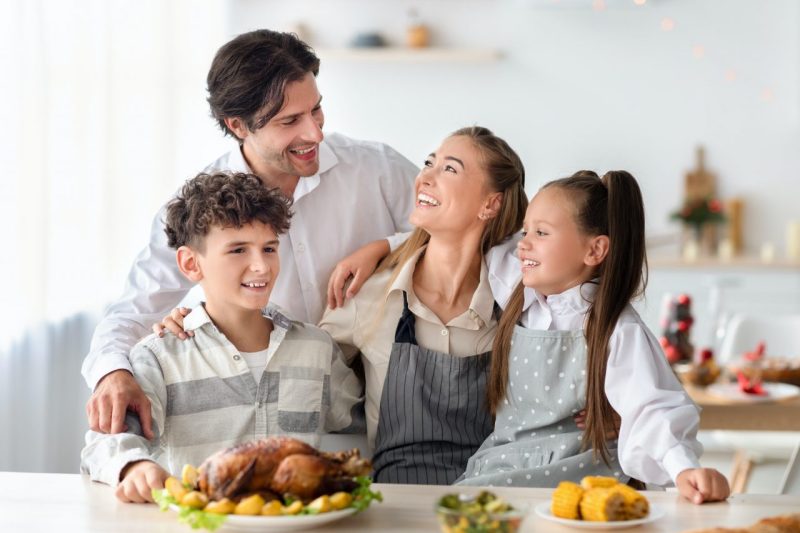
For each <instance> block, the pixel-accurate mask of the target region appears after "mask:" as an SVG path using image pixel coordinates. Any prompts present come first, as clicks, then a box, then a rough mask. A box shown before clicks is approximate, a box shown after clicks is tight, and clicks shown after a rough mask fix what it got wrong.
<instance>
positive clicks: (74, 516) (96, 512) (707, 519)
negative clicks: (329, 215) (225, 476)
mask: <svg viewBox="0 0 800 533" xmlns="http://www.w3.org/2000/svg"><path fill="white" fill-rule="evenodd" d="M374 487H375V488H376V489H377V490H380V491H381V492H383V496H384V502H383V503H382V504H374V505H373V506H372V507H370V509H368V510H367V511H366V512H364V513H363V514H360V515H355V516H352V517H348V518H345V519H343V520H341V521H339V522H335V523H333V524H329V525H327V526H325V527H323V528H321V529H320V530H323V531H381V532H400V531H404V532H407V531H414V532H419V533H421V532H425V531H438V529H439V528H438V524H437V521H436V516H435V515H434V512H433V505H434V502H435V501H436V500H437V498H438V497H439V496H440V495H442V494H445V493H447V492H453V488H452V487H446V486H444V487H443V486H437V487H432V486H421V485H374ZM478 490H480V489H477V488H475V487H470V488H468V489H467V490H464V491H463V492H476V491H478ZM492 490H493V491H495V492H496V493H497V494H499V495H501V496H503V497H504V498H506V499H507V500H509V501H511V502H512V503H513V502H526V503H528V504H529V505H530V509H531V513H530V515H529V516H528V518H527V519H526V520H525V522H524V523H523V527H522V531H537V532H544V531H546V532H550V531H552V532H556V533H557V532H559V531H565V532H566V531H569V529H567V528H564V527H561V526H559V525H556V524H553V523H550V522H547V521H545V520H542V519H541V518H539V517H537V516H535V515H534V514H533V507H534V506H535V505H536V504H538V503H540V502H544V501H548V500H549V498H550V494H551V493H552V491H551V490H549V489H514V488H496V489H492ZM647 497H648V498H649V499H650V501H651V502H653V503H655V504H657V505H661V506H663V507H665V508H666V510H667V516H666V517H665V518H663V519H661V520H659V521H657V522H656V523H653V524H650V525H649V526H647V527H640V528H634V529H626V530H625V531H630V532H631V533H635V532H637V531H649V532H653V531H665V532H666V531H668V532H670V533H674V532H679V531H685V530H688V529H693V528H700V527H710V526H742V525H748V524H751V523H753V522H756V521H757V520H759V519H760V518H763V517H765V516H772V515H779V514H786V513H792V512H800V496H775V495H752V494H742V495H737V496H734V497H733V498H731V499H730V500H728V501H727V502H725V503H716V504H707V505H700V506H696V505H692V504H690V503H688V502H686V501H682V500H680V499H679V497H678V496H677V494H676V493H672V492H648V493H647ZM0 531H3V532H9V533H34V532H36V533H38V532H48V533H86V532H100V531H102V532H106V531H109V532H111V531H113V532H119V533H126V532H132V531H137V532H138V531H143V532H144V531H147V532H153V533H158V532H173V531H174V532H183V533H189V532H191V531H192V530H191V529H190V528H189V527H188V526H186V525H183V524H180V523H178V522H177V520H176V515H175V513H172V512H169V511H168V512H163V513H162V512H161V511H159V510H158V508H157V507H156V506H155V505H141V504H124V503H121V502H119V501H117V500H116V498H115V497H114V491H113V489H111V488H110V487H107V486H105V485H101V484H98V483H92V482H91V481H89V480H88V479H87V478H86V477H85V476H81V475H78V474H27V473H14V472H0Z"/></svg>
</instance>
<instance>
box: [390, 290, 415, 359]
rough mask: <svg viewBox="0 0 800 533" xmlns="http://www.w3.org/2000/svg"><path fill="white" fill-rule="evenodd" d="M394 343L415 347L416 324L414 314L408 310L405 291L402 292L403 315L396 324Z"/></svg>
mask: <svg viewBox="0 0 800 533" xmlns="http://www.w3.org/2000/svg"><path fill="white" fill-rule="evenodd" d="M394 342H404V343H407V344H413V345H415V346H416V345H417V322H416V318H415V317H414V313H412V312H411V311H410V310H409V309H408V294H406V291H403V315H402V316H401V317H400V320H399V321H398V322H397V329H396V330H395V332H394Z"/></svg>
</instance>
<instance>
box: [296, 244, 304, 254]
mask: <svg viewBox="0 0 800 533" xmlns="http://www.w3.org/2000/svg"><path fill="white" fill-rule="evenodd" d="M297 251H298V252H300V253H303V252H305V251H306V247H305V246H303V243H300V244H298V245H297Z"/></svg>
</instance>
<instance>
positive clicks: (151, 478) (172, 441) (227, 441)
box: [81, 172, 361, 502]
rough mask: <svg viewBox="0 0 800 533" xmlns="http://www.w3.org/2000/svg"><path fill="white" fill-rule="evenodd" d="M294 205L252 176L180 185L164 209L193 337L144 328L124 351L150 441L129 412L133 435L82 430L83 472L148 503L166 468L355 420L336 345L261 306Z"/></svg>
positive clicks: (310, 438) (353, 386) (348, 379)
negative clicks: (196, 300)
mask: <svg viewBox="0 0 800 533" xmlns="http://www.w3.org/2000/svg"><path fill="white" fill-rule="evenodd" d="M289 205H290V201H289V200H287V199H286V197H285V196H284V195H283V194H281V193H280V191H278V190H277V189H268V188H266V187H264V184H263V183H262V181H261V180H260V179H259V178H258V177H257V176H255V175H252V174H243V173H237V174H226V173H221V172H220V173H214V174H200V175H199V176H197V177H196V178H194V179H193V180H191V181H189V182H187V183H186V185H184V187H183V189H182V191H181V194H180V195H178V197H177V198H175V199H174V200H173V201H172V202H170V204H169V205H168V206H167V211H166V221H165V232H166V234H167V237H168V241H169V245H170V246H171V247H172V248H175V249H176V250H177V252H176V259H177V264H178V268H179V269H180V271H181V273H182V274H183V275H184V276H186V278H187V279H189V280H191V281H192V282H195V283H200V284H201V285H202V287H203V291H204V293H205V296H206V301H205V302H204V303H202V304H200V305H198V306H197V307H196V308H195V309H194V310H193V311H192V313H191V315H190V316H189V317H188V318H187V319H186V329H187V331H188V330H192V331H193V333H194V335H193V336H192V338H191V339H190V340H187V341H183V340H181V339H179V338H177V337H174V336H172V335H168V336H165V337H163V338H159V337H158V336H156V335H151V336H149V337H146V338H145V339H143V340H142V341H141V342H139V343H138V344H137V345H136V346H135V347H134V348H133V350H132V351H131V365H132V367H133V374H134V376H135V378H136V381H137V382H138V383H139V385H140V386H141V387H142V389H143V390H144V392H145V394H146V395H147V398H148V400H149V401H150V402H151V405H152V421H153V432H154V434H155V436H154V439H153V440H147V439H145V438H144V436H143V435H142V431H141V426H140V425H139V423H138V419H137V417H136V416H131V415H129V416H128V417H127V420H126V423H127V425H128V428H129V432H128V433H120V434H116V435H104V434H101V433H95V432H92V431H89V432H88V434H87V437H86V442H87V444H86V447H85V448H84V449H83V452H82V453H81V459H82V461H81V469H82V471H83V472H85V473H88V474H89V475H90V476H91V478H92V479H93V480H95V481H102V482H104V483H108V484H109V485H118V487H117V497H118V498H119V499H120V500H122V501H126V502H145V501H152V497H151V494H150V492H151V489H153V488H161V487H163V483H164V480H165V479H166V478H167V477H168V476H169V475H170V472H172V473H176V472H179V470H180V468H181V467H182V466H183V464H185V463H191V464H195V465H199V464H200V462H201V461H202V460H203V459H205V458H206V457H207V456H209V455H211V454H212V453H214V452H216V451H217V450H219V449H222V448H225V447H228V446H232V445H234V444H237V443H240V442H243V441H247V440H252V439H258V438H262V437H265V436H267V435H272V434H288V435H291V436H293V437H296V438H300V439H303V440H305V441H307V442H309V443H310V444H312V445H318V444H319V435H320V434H321V433H323V432H324V431H326V430H328V431H330V430H342V429H344V428H347V427H348V426H352V425H353V420H352V418H351V415H350V408H351V407H352V406H354V405H355V404H356V403H357V402H358V396H359V395H360V393H361V385H360V383H359V381H358V379H357V378H356V377H355V375H354V374H353V372H352V371H351V370H350V369H349V368H348V367H347V366H346V365H345V363H344V362H343V359H342V356H341V352H340V351H339V349H338V347H337V345H336V343H334V342H333V341H332V340H331V339H330V337H329V336H328V335H327V334H326V333H325V332H323V331H322V330H320V329H318V328H316V327H314V326H311V325H307V324H303V323H301V322H295V321H292V320H289V319H288V318H286V317H285V316H284V315H283V314H282V313H281V311H280V310H279V308H277V307H276V306H269V305H268V304H269V298H270V293H271V291H272V288H273V286H274V284H275V280H276V278H277V277H278V272H279V271H280V260H279V258H278V246H279V244H278V235H279V234H281V233H284V232H286V231H287V229H288V228H289V218H290V216H291V215H290V212H289ZM331 382H333V383H334V386H333V387H331ZM162 465H164V466H163V467H162ZM164 467H166V469H165V468H164Z"/></svg>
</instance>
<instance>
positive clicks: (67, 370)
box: [0, 0, 229, 471]
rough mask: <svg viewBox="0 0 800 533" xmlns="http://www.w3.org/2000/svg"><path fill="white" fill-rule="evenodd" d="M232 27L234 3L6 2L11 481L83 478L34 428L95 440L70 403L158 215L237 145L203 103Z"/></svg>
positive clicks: (54, 438) (3, 54) (4, 194)
mask: <svg viewBox="0 0 800 533" xmlns="http://www.w3.org/2000/svg"><path fill="white" fill-rule="evenodd" d="M226 21H227V7H226V2H225V0H207V1H195V0H173V1H170V0H136V1H134V0H130V1H123V0H72V1H70V0H0V79H1V80H2V81H0V120H1V121H2V122H0V123H1V124H2V127H1V128H0V232H2V234H1V235H2V241H0V246H2V253H0V280H2V281H0V283H2V285H1V286H0V372H2V374H0V380H2V381H3V382H5V383H6V384H9V383H11V384H13V385H14V386H13V387H10V386H3V387H2V388H0V427H2V428H3V429H2V431H0V435H3V434H5V435H3V436H2V437H0V470H16V469H22V468H25V469H26V470H45V469H47V470H56V471H65V470H70V471H74V470H75V468H76V465H77V458H76V456H74V455H72V454H73V452H72V451H70V455H69V460H67V459H66V458H63V457H61V454H60V453H59V449H62V444H63V443H62V442H61V441H60V438H59V436H58V434H57V433H58V431H56V434H51V432H42V431H39V430H37V429H35V428H36V427H39V426H42V425H46V426H47V427H49V428H51V429H53V428H61V427H64V426H63V425H66V426H69V427H75V426H76V425H79V426H80V428H81V429H83V428H84V427H85V422H84V420H83V405H82V402H83V401H85V397H84V396H85V394H83V395H82V394H79V393H78V392H76V391H80V390H81V389H80V388H75V387H72V386H70V387H67V388H65V389H64V392H63V394H61V393H59V392H58V391H59V390H60V389H58V387H59V386H60V384H61V383H64V382H69V383H70V384H73V383H74V384H77V385H79V387H84V385H83V384H82V379H81V377H80V374H79V367H80V359H82V356H83V355H84V354H85V353H86V349H87V346H88V338H89V336H90V334H91V330H92V327H93V323H94V322H93V321H94V320H95V319H96V316H97V314H98V313H99V311H100V310H101V308H102V307H103V306H104V305H105V304H106V303H107V302H109V301H110V300H111V299H113V298H114V297H116V296H117V295H118V294H120V293H121V290H122V285H123V281H124V279H125V275H126V273H127V268H128V266H129V265H130V263H131V260H132V259H133V257H134V255H135V253H136V251H137V250H138V249H139V248H141V247H142V246H143V244H144V243H145V242H146V239H147V235H148V230H149V226H150V221H151V217H152V216H153V214H154V213H155V212H156V210H157V208H158V206H160V205H161V204H162V203H163V202H164V201H165V200H166V199H167V198H168V197H169V196H170V195H171V194H172V192H173V191H174V190H175V188H176V186H177V185H178V184H179V183H180V182H181V181H183V180H184V179H186V178H187V177H189V176H190V175H191V174H193V173H194V172H196V171H197V170H199V169H200V168H202V167H203V166H204V165H205V164H207V163H208V162H209V161H211V160H213V159H214V158H215V157H216V156H217V155H218V154H219V153H220V152H221V151H222V149H221V148H220V147H224V146H226V145H227V144H224V143H223V141H222V138H221V135H220V134H219V133H218V132H217V131H216V130H215V128H214V124H213V121H212V120H211V119H210V118H209V117H208V109H207V104H206V103H205V74H206V71H207V69H208V66H209V64H210V62H211V59H212V57H213V54H214V51H215V50H216V49H217V48H218V47H219V46H220V45H221V44H222V43H223V42H224V41H225V40H227V39H228V37H229V35H228V31H227V22H226ZM70 317H72V318H70ZM76 317H78V318H76ZM76 323H79V324H80V326H79V327H76V328H73V329H74V331H72V330H71V333H69V334H65V333H64V331H66V330H67V329H69V327H68V326H69V325H70V324H73V325H74V324H76ZM52 339H58V341H57V342H51V340H52ZM67 391H69V392H67ZM48 395H49V396H48ZM53 395H55V396H57V397H58V398H57V401H53V398H52V396H53ZM23 404H24V409H23V408H22V406H23ZM76 406H79V408H78V409H76ZM23 413H24V416H23ZM62 424H63V425H62ZM8 433H16V434H17V435H16V436H15V437H14V440H15V442H16V443H17V445H15V451H13V453H12V450H11V441H10V437H9V436H8ZM20 433H21V435H20ZM43 439H46V442H44V440H43ZM24 442H29V443H30V446H29V447H28V448H29V450H30V453H29V456H28V457H25V456H24V454H25V452H26V450H25V449H24V447H23V448H19V443H24ZM42 447H44V448H42ZM40 448H42V449H40ZM50 452H52V454H51V455H52V457H50V458H48V454H49V453H50ZM20 454H22V455H20ZM12 458H13V461H12ZM53 458H59V459H58V460H57V461H56V462H55V463H54V462H53V461H52V460H51V459H53ZM56 463H57V464H56Z"/></svg>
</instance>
